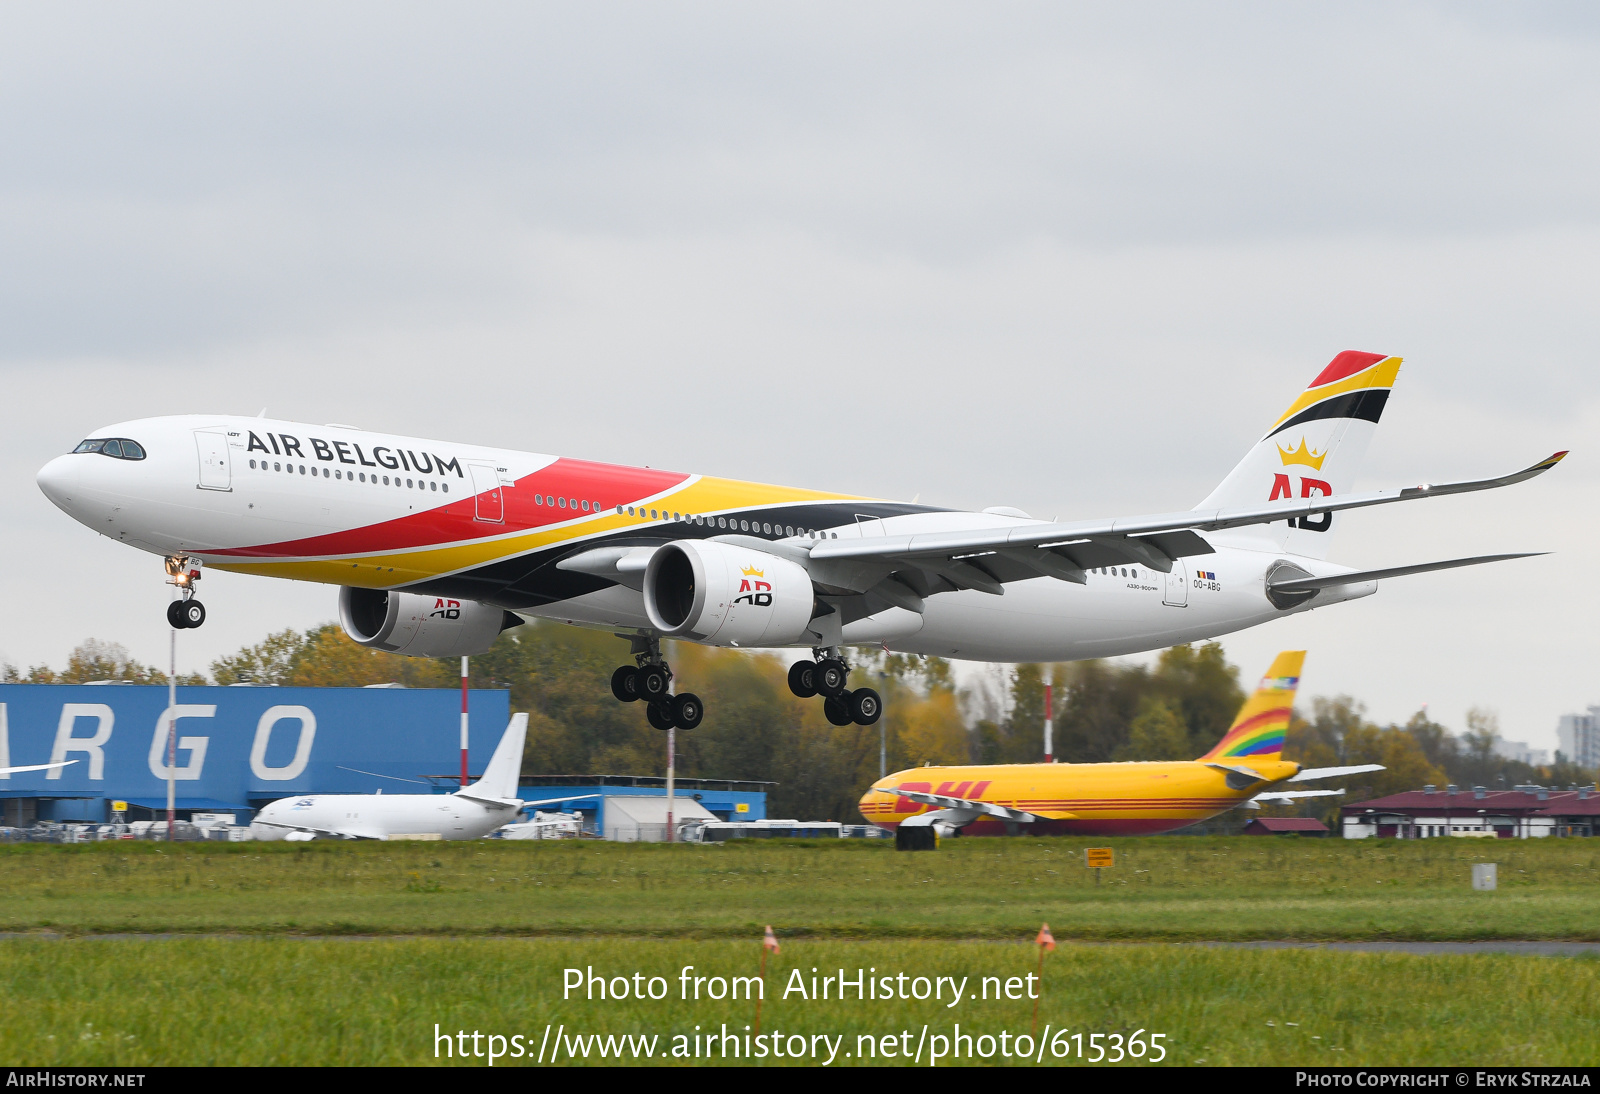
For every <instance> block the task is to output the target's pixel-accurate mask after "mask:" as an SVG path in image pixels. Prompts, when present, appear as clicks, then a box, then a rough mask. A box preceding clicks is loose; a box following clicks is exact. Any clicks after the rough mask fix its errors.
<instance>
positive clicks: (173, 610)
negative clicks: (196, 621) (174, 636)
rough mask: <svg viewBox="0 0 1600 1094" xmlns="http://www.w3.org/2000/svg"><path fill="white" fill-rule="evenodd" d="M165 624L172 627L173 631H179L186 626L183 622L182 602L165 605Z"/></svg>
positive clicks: (176, 601) (177, 601) (175, 601)
mask: <svg viewBox="0 0 1600 1094" xmlns="http://www.w3.org/2000/svg"><path fill="white" fill-rule="evenodd" d="M167 622H168V623H170V624H171V625H172V629H173V630H175V631H181V630H183V629H184V628H185V627H187V626H188V624H187V623H185V622H184V621H183V601H181V600H174V601H173V602H172V603H171V604H168V605H167Z"/></svg>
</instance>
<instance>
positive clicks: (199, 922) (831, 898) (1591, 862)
mask: <svg viewBox="0 0 1600 1094" xmlns="http://www.w3.org/2000/svg"><path fill="white" fill-rule="evenodd" d="M1096 844H1097V845H1105V846H1111V847H1113V848H1114V849H1115V850H1116V853H1117V866H1116V867H1115V868H1114V869H1112V870H1109V871H1106V872H1105V875H1104V877H1103V878H1102V879H1101V881H1100V882H1099V883H1096V881H1095V879H1094V877H1093V876H1092V872H1091V871H1089V870H1086V869H1085V868H1084V865H1083V853H1082V852H1083V848H1084V847H1085V846H1087V844H1086V842H1085V841H1081V840H1080V841H1074V840H1065V839H1050V840H1041V839H1011V840H999V839H989V840H978V839H967V840H960V839H958V840H949V841H946V842H945V845H944V847H943V848H942V849H941V850H939V851H938V852H934V853H922V854H905V853H897V852H895V851H894V850H893V849H892V848H891V847H888V846H885V845H884V844H882V843H877V842H872V843H866V842H858V841H837V842H828V843H817V844H811V843H806V842H803V841H796V842H787V841H759V842H758V841H745V842H739V843H733V844H729V845H727V846H724V847H717V846H707V847H697V846H676V847H668V846H661V845H648V844H631V845H630V844H612V843H601V842H593V841H582V842H577V841H574V842H557V841H552V842H548V843H544V842H533V841H530V842H509V841H493V840H491V841H477V842H472V843H444V844H441V843H347V842H315V843H302V844H285V843H276V844H233V845H220V844H178V845H175V846H172V845H161V844H150V843H115V844H88V845H80V846H70V845H68V846H56V845H47V844H10V845H0V891H4V892H5V893H6V900H5V902H4V905H3V906H0V931H12V932H26V931H33V930H41V929H44V930H54V931H60V932H64V933H67V934H96V933H127V932H133V933H208V932H238V933H248V934H317V935H328V934H376V935H384V934H397V935H428V934H448V935H451V936H463V935H473V934H480V935H526V936H530V937H538V936H594V935H624V936H630V937H637V936H651V937H662V938H670V937H681V938H703V939H714V938H733V937H746V936H748V934H749V933H750V931H751V930H752V929H757V930H758V929H759V928H760V926H761V925H763V924H766V923H771V924H773V925H774V926H775V927H777V928H778V929H779V931H780V933H781V934H785V935H787V936H789V937H811V938H819V939H823V938H839V939H895V938H906V939H913V938H921V939H937V938H944V939H957V938H959V939H983V938H992V939H1015V938H1019V937H1023V936H1025V935H1026V934H1028V933H1029V932H1031V931H1034V930H1037V928H1038V925H1039V923H1040V922H1041V921H1043V920H1048V921H1049V922H1050V924H1051V925H1052V927H1054V928H1055V930H1056V933H1057V936H1058V937H1062V938H1068V937H1076V938H1083V939H1097V940H1161V941H1182V940H1205V939H1217V940H1243V939H1303V940H1362V939H1419V940H1471V939H1501V938H1511V939H1568V940H1589V941H1594V940H1600V918H1597V917H1596V916H1595V915H1594V911H1593V909H1594V907H1595V902H1596V898H1597V896H1600V841H1596V842H1593V843H1591V841H1588V840H1554V839H1549V840H1518V841H1509V840H1507V841H1493V842H1490V841H1477V840H1470V841H1469V840H1424V841H1416V842H1395V841H1387V840H1365V841H1347V840H1295V839H1287V840H1280V839H1273V838H1259V837H1231V838H1189V837H1184V838H1168V839H1144V840H1100V841H1096ZM1478 861H1496V862H1498V863H1499V864H1500V871H1499V872H1500V886H1501V887H1500V890H1499V891H1498V892H1493V893H1477V892H1473V891H1472V890H1471V888H1470V874H1471V865H1472V863H1473V862H1478Z"/></svg>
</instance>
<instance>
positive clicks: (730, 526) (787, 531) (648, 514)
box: [617, 505, 839, 539]
mask: <svg viewBox="0 0 1600 1094" xmlns="http://www.w3.org/2000/svg"><path fill="white" fill-rule="evenodd" d="M623 512H624V507H623V506H621V505H619V506H617V516H619V517H620V516H622V515H623ZM626 512H627V515H628V516H630V517H632V516H637V517H638V518H639V519H640V520H681V521H688V522H689V523H690V524H698V525H700V526H701V527H702V528H717V529H726V530H728V531H730V532H749V533H751V534H752V535H758V534H759V535H767V536H795V535H800V536H809V537H810V538H812V539H827V538H829V535H830V534H829V533H828V532H819V531H817V530H816V529H815V528H800V529H796V528H795V526H794V525H792V524H769V523H765V522H762V521H758V520H741V519H739V518H738V517H705V516H701V515H699V514H698V513H687V514H684V513H672V512H669V511H668V510H666V509H662V510H659V514H658V511H657V510H655V509H646V508H645V507H644V506H642V505H641V506H639V508H638V511H637V512H635V510H634V507H633V506H631V505H630V506H627V507H626ZM832 538H834V539H838V538H839V533H838V532H834V533H832Z"/></svg>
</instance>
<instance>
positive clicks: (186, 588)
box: [167, 555, 206, 631]
mask: <svg viewBox="0 0 1600 1094" xmlns="http://www.w3.org/2000/svg"><path fill="white" fill-rule="evenodd" d="M199 583H200V560H199V559H198V558H190V557H189V556H188V555H168V556H167V584H168V585H176V586H177V587H178V594H179V597H180V599H178V600H174V601H173V602H172V603H171V604H168V605H167V622H168V623H170V624H172V629H173V630H178V631H182V630H188V629H189V628H190V627H198V626H200V624H202V623H204V622H205V621H206V606H205V605H204V604H202V603H200V601H198V600H196V599H195V598H194V587H195V586H196V585H198V584H199Z"/></svg>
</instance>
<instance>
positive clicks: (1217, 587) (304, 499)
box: [39, 415, 1376, 834]
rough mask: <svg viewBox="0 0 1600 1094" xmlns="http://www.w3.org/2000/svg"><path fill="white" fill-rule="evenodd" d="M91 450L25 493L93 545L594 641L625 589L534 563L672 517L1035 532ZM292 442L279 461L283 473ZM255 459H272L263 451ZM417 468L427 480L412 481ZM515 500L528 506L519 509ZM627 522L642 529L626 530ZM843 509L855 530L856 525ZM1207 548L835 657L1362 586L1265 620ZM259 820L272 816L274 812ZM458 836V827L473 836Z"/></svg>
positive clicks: (812, 527)
mask: <svg viewBox="0 0 1600 1094" xmlns="http://www.w3.org/2000/svg"><path fill="white" fill-rule="evenodd" d="M92 436H94V437H127V438H132V439H136V440H137V441H138V443H139V444H140V445H141V446H142V449H143V451H144V453H145V456H144V458H143V459H139V460H126V459H114V458H110V457H107V456H103V455H98V454H93V453H90V454H72V455H64V456H61V457H58V458H56V459H55V460H53V461H51V462H50V463H49V464H48V465H47V466H46V467H45V468H44V469H43V470H42V471H40V473H39V484H40V487H41V488H42V489H43V490H44V492H45V493H46V495H47V496H49V498H50V499H51V500H52V501H53V502H54V503H55V504H56V505H58V506H59V507H60V508H62V509H63V510H65V511H66V512H67V513H69V514H70V515H71V516H73V517H74V518H75V519H77V520H79V521H81V522H82V523H83V524H85V525H87V526H88V527H90V528H93V529H95V530H96V531H98V532H100V533H102V534H103V535H106V536H108V537H110V538H111V539H114V540H117V541H119V542H122V543H126V544H128V545H130V546H133V547H136V548H139V549H141V550H144V551H149V552H151V553H154V554H158V555H189V556H193V557H196V558H199V559H201V560H202V561H203V562H204V563H205V565H206V566H207V567H220V568H226V569H231V570H238V571H242V572H247V573H257V574H262V575H266V576H279V577H286V578H292V579H298V580H311V581H320V582H325V583H328V584H331V585H350V586H360V587H365V588H391V589H392V588H399V589H413V590H419V591H422V592H425V593H428V594H430V595H432V594H434V593H435V592H436V591H438V590H440V589H445V590H449V589H457V588H460V589H463V590H465V591H459V592H449V591H446V592H445V593H443V595H457V596H466V597H471V598H474V599H481V600H482V601H483V602H485V603H489V604H494V605H498V606H500V607H504V608H506V609H507V610H510V611H513V612H515V613H518V614H520V615H522V616H525V617H540V618H546V619H553V620H559V621H563V622H567V623H573V624H578V625H583V626H592V627H603V628H606V629H618V630H639V631H645V630H648V629H649V628H650V626H651V624H650V620H649V618H648V617H647V615H646V613H645V609H644V604H643V598H642V595H641V593H640V592H639V590H638V589H637V588H633V587H630V586H629V585H628V584H624V583H613V584H604V583H594V584H598V585H604V587H598V588H595V587H588V588H572V587H571V586H570V583H569V584H568V585H563V584H561V583H560V582H552V583H550V584H549V585H548V586H547V587H546V586H541V585H539V584H538V583H539V582H540V581H545V580H548V579H550V578H551V577H552V576H554V577H560V578H562V579H563V580H568V579H567V578H566V577H565V576H564V575H559V574H557V573H556V570H555V568H554V566H553V565H543V566H542V568H541V565H540V564H539V563H538V562H537V561H536V560H537V558H538V557H540V552H545V553H547V554H548V553H550V552H559V551H567V552H570V551H572V550H573V549H574V548H575V547H578V546H585V547H587V546H596V545H603V544H606V543H608V542H613V541H618V540H620V541H622V542H631V543H638V542H645V541H646V540H650V539H651V537H653V541H655V542H667V541H669V540H670V539H671V538H673V536H674V534H675V533H674V531H673V529H674V527H681V525H676V524H675V523H671V522H669V520H671V521H675V519H676V517H677V516H678V514H679V513H682V514H683V515H684V516H687V515H688V514H689V513H695V514H697V515H698V516H699V517H707V516H709V517H710V518H711V520H712V523H713V524H715V520H716V517H717V516H718V515H719V514H736V519H735V523H738V520H737V516H745V517H749V516H751V515H754V516H755V517H757V518H758V519H757V521H756V524H757V526H758V527H759V526H761V525H762V524H763V521H762V520H761V519H759V518H763V517H765V518H768V519H769V521H770V522H771V523H773V524H775V530H773V529H769V532H768V533H767V535H768V538H770V539H771V540H773V542H775V543H784V542H787V543H792V544H800V545H804V544H806V543H809V542H813V541H814V539H815V538H816V537H817V536H819V535H820V536H822V537H824V538H833V539H848V538H851V537H866V536H875V535H884V536H894V535H900V534H904V533H912V532H930V531H942V530H963V529H980V528H996V527H1014V526H1024V525H1029V524H1036V523H1039V522H1035V521H1031V520H1028V519H1025V518H1021V517H1016V516H1004V515H997V514H993V513H970V512H956V511H949V510H936V509H930V508H928V507H926V506H913V505H904V504H900V503H889V502H874V501H872V500H871V499H854V498H849V497H847V496H843V495H833V494H826V493H819V492H815V491H801V490H791V489H789V488H783V487H770V486H765V485H762V484H754V483H741V482H737V481H734V480H718V479H711V478H706V477H702V476H694V475H680V474H676V473H670V472H661V471H656V470H651V469H639V468H624V467H612V466H610V465H601V464H590V463H584V462H581V461H568V460H561V459H558V458H557V457H553V456H546V455H539V454H536V453H528V452H517V451H510V450H502V449H491V448H484V447H481V446H471V445H458V444H454V443H444V442H435V441H427V440H421V439H417V438H407V437H397V436H393V435H388V434H378V433H369V432H366V431H364V430H357V429H352V428H348V427H342V426H307V425H304V424H301V423H293V422H280V421H271V420H266V419H260V418H241V417H230V416H226V415H217V416H200V415H189V416H177V417H166V418H152V419H144V420H141V421H133V422H127V423H121V424H118V425H113V426H108V427H106V428H105V429H102V430H100V431H98V432H97V433H95V434H93V435H92ZM219 438H222V439H221V440H219ZM291 440H295V441H297V444H296V445H295V448H296V449H297V451H295V452H294V453H293V454H288V453H287V452H286V450H287V449H288V448H289V443H288V442H289V441H291ZM267 442H270V445H271V448H272V449H276V450H275V451H273V450H261V446H262V445H263V444H264V443H267ZM208 445H209V446H210V447H209V448H208ZM197 446H198V447H197ZM219 446H220V447H221V454H220V456H219V455H218V452H217V448H218V447H219ZM402 452H404V453H409V455H408V456H401V453H402ZM208 459H209V460H210V461H211V464H210V465H208V464H207V462H206V461H207V460H208ZM219 463H220V466H218V465H219ZM424 463H426V465H427V473H422V472H421V471H419V470H417V468H420V467H422V465H423V464H424ZM391 464H394V465H395V466H392V467H391V466H390V465H391ZM402 464H403V466H402ZM253 465H254V466H253ZM413 465H415V466H413ZM557 491H559V492H560V496H561V500H562V502H563V503H565V502H566V500H567V499H568V498H569V497H570V499H571V502H572V504H573V506H577V505H579V504H580V503H579V500H578V499H579V498H580V497H581V498H583V499H584V500H583V502H582V506H583V508H581V509H568V508H567V507H566V505H565V504H563V505H562V506H561V507H560V508H557V507H556V506H555V501H556V492H557ZM534 498H538V499H541V500H540V501H539V503H538V505H534V504H532V502H531V499H534ZM590 498H593V499H594V500H593V502H592V505H593V508H592V509H591V508H590V506H591V502H590V500H589V499H590ZM543 499H549V500H548V502H546V501H544V500H543ZM635 507H637V511H638V512H639V513H640V514H650V515H641V516H640V517H639V518H637V519H635V518H634V517H633V516H632V515H631V514H632V513H633V511H634V508H635ZM614 508H615V510H616V511H615V512H614V511H613V509H614ZM624 508H626V511H627V513H628V514H629V515H628V516H626V517H624V516H622V515H621V513H622V512H623V509H624ZM862 509H865V510H867V513H866V514H865V515H863V514H861V513H859V512H857V510H862ZM658 512H659V516H656V515H654V514H657V513H658ZM669 514H671V516H670V518H669ZM790 521H793V524H790V523H789V522H790ZM519 522H520V523H519ZM1207 539H1208V540H1209V541H1210V542H1211V544H1212V546H1213V547H1214V548H1215V550H1214V553H1211V554H1206V555H1203V556H1197V557H1194V558H1181V559H1178V560H1177V561H1176V563H1175V565H1174V569H1173V572H1172V573H1171V574H1170V575H1169V574H1165V573H1161V572H1157V571H1155V570H1152V569H1149V568H1147V567H1144V566H1127V565H1122V566H1116V567H1101V568H1099V569H1097V570H1091V571H1089V573H1088V577H1087V583H1086V584H1076V583H1074V582H1070V581H1064V580H1058V579H1056V578H1053V577H1038V578H1033V579H1028V580H1018V581H1012V582H1010V583H1008V584H1006V586H1005V588H1004V592H1003V594H1002V595H994V594H992V593H988V592H982V591H977V590H972V589H963V590H959V591H946V592H941V593H939V594H938V595H933V596H929V597H927V599H926V603H925V608H924V611H923V612H922V613H921V614H918V613H915V612H912V611H908V610H906V609H903V608H891V609H889V610H887V611H880V612H878V613H877V614H875V615H870V616H867V617H866V618H861V619H856V620H853V621H852V622H850V623H848V624H846V625H845V626H844V628H843V631H842V635H841V638H842V641H843V642H844V643H845V644H872V645H882V646H885V647H887V648H888V649H891V650H899V651H906V652H913V653H923V654H934V655H939V656H946V657H955V658H965V659H970V660H979V661H1002V662H1019V661H1055V660H1078V659H1083V658H1091V657H1105V656H1116V655H1122V654H1129V653H1135V652H1140V651H1144V650H1150V649H1158V648H1162V647H1166V646H1171V645H1175V644H1178V643H1185V642H1192V641H1196V640H1201V639H1206V638H1211V637H1214V636H1217V635H1221V634H1226V633H1228V632H1231V631H1236V630H1239V629H1241V628H1245V627H1250V626H1254V625H1256V624H1258V623H1262V622H1266V621H1267V620H1270V619H1274V618H1278V617H1280V616H1283V615H1286V614H1289V613H1290V612H1292V611H1306V610H1308V609H1310V608H1313V607H1320V606H1322V605H1325V604H1330V603H1335V602H1338V601H1341V600H1349V599H1353V598H1356V597H1360V596H1366V595H1369V594H1370V593H1372V592H1373V591H1374V590H1375V588H1376V583H1375V582H1365V583H1363V584H1356V585H1348V586H1342V587H1337V588H1331V589H1325V590H1322V591H1320V592H1318V593H1317V595H1316V596H1314V597H1312V598H1311V599H1310V600H1308V601H1306V602H1305V603H1303V604H1301V605H1299V606H1297V607H1294V608H1291V609H1287V610H1285V609H1279V608H1276V607H1274V606H1273V605H1272V604H1271V603H1270V602H1269V601H1268V599H1267V596H1266V574H1267V571H1268V569H1269V568H1270V567H1272V566H1273V564H1274V563H1275V562H1277V561H1278V560H1280V559H1282V558H1284V557H1285V556H1284V553H1283V552H1282V551H1281V550H1275V549H1273V547H1272V544H1271V541H1270V540H1269V539H1268V540H1264V539H1259V538H1252V537H1250V536H1248V535H1238V534H1236V533H1227V532H1221V533H1208V535H1207ZM530 560H533V561H530ZM1294 561H1295V563H1296V565H1299V566H1301V567H1302V568H1303V569H1305V570H1306V571H1308V572H1309V573H1311V574H1312V575H1314V576H1324V575H1333V574H1339V573H1348V572H1350V571H1349V570H1348V568H1346V567H1341V566H1336V565H1334V564H1331V563H1327V562H1324V561H1320V560H1316V559H1306V558H1303V557H1298V556H1296V557H1295V559H1294ZM518 565H520V566H522V567H523V570H520V571H517V573H516V574H513V575H512V576H511V577H506V578H504V579H503V580H502V579H501V578H495V579H494V580H500V581H501V585H498V586H497V585H495V584H493V582H492V581H491V580H490V578H491V577H492V576H493V575H496V574H499V573H502V572H509V571H507V570H506V568H507V567H512V566H518ZM530 589H531V590H532V592H531V593H530V592H529V590H530ZM519 598H520V599H519ZM308 800H311V801H313V802H314V803H318V804H313V805H308V806H305V807H304V808H306V809H318V810H321V809H328V810H332V811H333V812H334V813H338V814H342V813H343V812H346V811H354V810H356V809H358V808H359V809H365V810H368V811H369V815H367V816H364V817H362V818H354V817H351V818H343V817H342V816H341V817H340V819H341V822H344V821H348V822H349V823H355V822H356V821H357V820H360V822H361V823H363V824H367V823H369V822H370V823H371V824H381V826H383V827H386V828H388V829H390V830H393V829H394V826H395V825H396V824H399V825H402V826H403V825H405V824H411V823H413V822H412V821H403V822H402V821H398V820H388V819H385V820H382V821H381V822H380V821H379V820H378V819H377V818H378V817H379V816H380V815H381V816H382V817H385V818H387V817H390V816H391V815H397V814H394V811H395V810H402V811H403V810H404V809H406V808H410V807H409V806H406V805H403V804H402V803H404V802H407V801H412V800H414V801H417V802H427V803H429V804H428V805H427V807H426V809H425V810H423V811H422V812H419V813H417V817H418V822H420V819H421V818H423V817H424V816H428V817H431V816H432V813H429V812H428V810H432V811H433V812H436V813H439V815H440V817H441V818H442V817H443V816H444V811H445V810H446V809H448V808H451V807H452V806H450V805H449V804H448V801H447V799H441V798H434V797H420V798H415V799H411V798H408V797H406V796H402V795H396V796H393V797H391V796H388V795H383V796H377V797H374V798H370V799H360V800H361V801H363V802H368V803H370V804H369V805H363V806H360V807H356V806H349V807H347V806H346V805H345V804H341V802H343V801H344V799H339V798H333V797H318V798H314V799H308ZM322 803H325V804H322ZM279 807H282V808H291V807H290V806H287V805H284V804H283V803H278V805H275V806H274V807H273V808H279ZM417 808H418V809H421V808H422V807H421V806H417ZM457 808H462V809H467V810H468V812H470V809H468V807H467V806H459V807H457ZM471 808H476V807H471ZM372 811H376V812H372ZM460 820H461V823H462V824H465V825H468V826H470V825H471V824H475V823H482V824H488V823H489V821H490V818H488V817H487V816H485V817H483V818H481V821H469V820H468V819H467V817H466V816H465V815H464V816H463V817H462V818H460ZM496 823H503V822H496ZM447 827H448V826H447ZM479 834H481V833H479Z"/></svg>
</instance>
